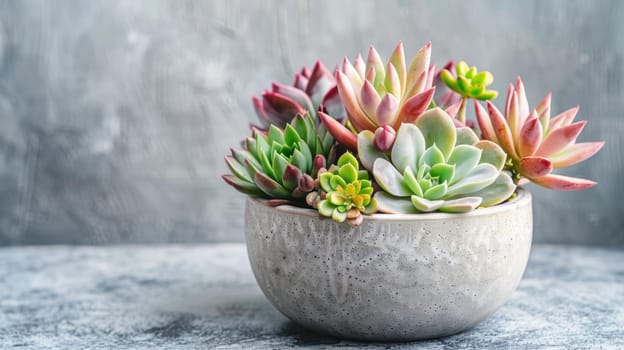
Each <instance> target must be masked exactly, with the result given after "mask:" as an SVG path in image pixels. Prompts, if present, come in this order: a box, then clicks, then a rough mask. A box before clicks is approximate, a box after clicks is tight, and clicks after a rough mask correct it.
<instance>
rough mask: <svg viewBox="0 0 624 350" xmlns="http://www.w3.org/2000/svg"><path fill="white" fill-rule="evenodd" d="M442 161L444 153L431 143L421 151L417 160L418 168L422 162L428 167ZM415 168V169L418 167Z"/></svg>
mask: <svg viewBox="0 0 624 350" xmlns="http://www.w3.org/2000/svg"><path fill="white" fill-rule="evenodd" d="M440 163H444V155H443V154H442V151H440V149H438V147H437V146H436V145H433V146H431V147H429V148H427V150H426V151H425V152H424V153H423V155H422V156H421V157H420V160H419V161H418V168H422V166H423V164H426V165H428V166H429V167H432V166H434V165H435V164H440ZM418 168H417V169H418Z"/></svg>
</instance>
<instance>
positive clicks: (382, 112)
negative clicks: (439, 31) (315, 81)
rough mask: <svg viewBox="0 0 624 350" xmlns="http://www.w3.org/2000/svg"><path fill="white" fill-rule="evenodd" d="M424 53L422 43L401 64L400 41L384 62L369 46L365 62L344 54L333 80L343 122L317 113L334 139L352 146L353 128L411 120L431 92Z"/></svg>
mask: <svg viewBox="0 0 624 350" xmlns="http://www.w3.org/2000/svg"><path fill="white" fill-rule="evenodd" d="M430 58H431V43H428V44H427V45H425V46H424V47H423V48H421V49H420V50H419V51H418V52H417V53H416V55H415V56H414V58H413V59H412V61H411V63H410V65H409V66H407V65H406V64H405V53H404V51H403V44H402V43H400V42H399V44H398V45H397V46H396V48H395V49H394V51H393V53H392V55H391V56H390V59H389V60H388V62H387V63H386V64H384V63H383V61H382V60H381V57H380V56H379V54H378V53H377V51H376V50H375V48H373V47H372V46H371V47H370V50H369V52H368V58H367V60H366V62H365V61H364V60H363V59H362V56H360V55H358V56H357V57H356V58H355V62H354V64H351V63H350V62H349V60H348V59H347V58H345V59H344V62H343V64H342V67H341V68H340V69H339V71H338V72H337V73H336V83H337V87H338V92H339V93H340V97H341V98H342V101H343V104H344V107H345V110H346V112H347V118H348V122H349V123H348V124H349V125H347V126H345V125H343V124H342V123H339V122H337V121H336V120H335V119H334V118H331V117H330V116H329V115H327V114H326V113H319V116H320V117H321V120H322V121H323V123H324V124H325V126H326V127H327V129H328V130H329V132H330V133H331V134H332V135H334V137H335V138H336V140H337V141H338V142H340V143H342V144H343V145H344V146H345V147H347V148H348V149H350V150H352V151H356V150H357V137H356V135H355V133H357V132H360V131H363V130H369V131H375V130H377V128H379V127H382V126H386V125H387V126H389V127H391V128H393V129H394V130H396V129H398V128H399V126H401V123H413V122H414V121H416V120H417V119H418V117H419V116H420V115H421V114H422V113H423V112H424V111H425V110H426V109H427V108H428V107H429V104H430V103H431V100H432V98H433V94H434V90H435V89H434V88H433V87H432V84H433V77H434V72H435V66H432V65H430V64H429V62H430ZM354 131H355V133H354Z"/></svg>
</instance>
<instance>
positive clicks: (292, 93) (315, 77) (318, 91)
mask: <svg viewBox="0 0 624 350" xmlns="http://www.w3.org/2000/svg"><path fill="white" fill-rule="evenodd" d="M252 102H253V105H254V108H255V110H256V114H257V115H258V118H259V119H260V121H261V122H262V127H260V128H258V127H256V128H258V129H260V130H264V131H266V130H267V129H268V127H269V125H270V124H274V125H276V126H277V127H279V128H284V127H285V126H286V124H287V123H289V122H290V121H291V120H292V119H293V118H294V117H295V116H296V115H297V114H306V113H310V114H311V115H312V117H313V118H314V119H315V120H317V119H316V117H317V113H318V111H319V109H321V108H322V109H323V110H324V111H325V112H326V113H329V114H330V115H332V116H333V117H335V118H338V119H343V118H344V108H343V107H342V101H341V99H340V95H339V94H338V89H337V87H336V80H335V78H334V75H333V74H332V72H330V71H329V70H328V69H327V68H326V67H325V65H324V64H323V63H322V62H321V61H317V62H316V64H315V65H314V68H313V69H312V71H310V70H309V69H308V68H307V67H303V68H302V69H301V71H300V72H299V73H297V74H295V81H294V83H293V85H292V86H289V85H284V84H280V83H273V84H272V87H271V90H270V91H265V92H263V93H262V97H261V98H257V97H255V96H254V97H252Z"/></svg>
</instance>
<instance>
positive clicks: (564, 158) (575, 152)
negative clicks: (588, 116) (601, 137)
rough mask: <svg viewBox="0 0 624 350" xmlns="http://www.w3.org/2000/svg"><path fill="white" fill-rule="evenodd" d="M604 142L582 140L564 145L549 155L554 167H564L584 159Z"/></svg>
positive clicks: (591, 154) (596, 150) (594, 152)
mask: <svg viewBox="0 0 624 350" xmlns="http://www.w3.org/2000/svg"><path fill="white" fill-rule="evenodd" d="M602 146H604V142H583V143H576V144H573V145H570V146H568V147H566V148H565V149H564V150H563V151H561V152H559V153H556V154H553V155H551V156H550V157H549V159H550V161H551V162H552V164H553V167H555V168H564V167H567V166H571V165H574V164H577V163H579V162H582V161H584V160H585V159H587V158H589V157H591V156H593V155H594V154H596V152H598V151H599V150H600V149H601V148H602Z"/></svg>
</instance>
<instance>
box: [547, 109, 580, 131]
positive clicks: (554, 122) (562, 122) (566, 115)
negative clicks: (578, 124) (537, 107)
mask: <svg viewBox="0 0 624 350" xmlns="http://www.w3.org/2000/svg"><path fill="white" fill-rule="evenodd" d="M578 111H579V106H576V107H573V108H570V109H568V110H566V111H564V112H562V113H561V114H559V115H557V116H556V117H554V118H552V119H551V120H550V122H549V123H548V130H547V131H549V132H550V131H552V130H555V129H558V128H561V127H564V126H568V125H570V124H572V121H574V118H575V117H576V114H577V113H578Z"/></svg>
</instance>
